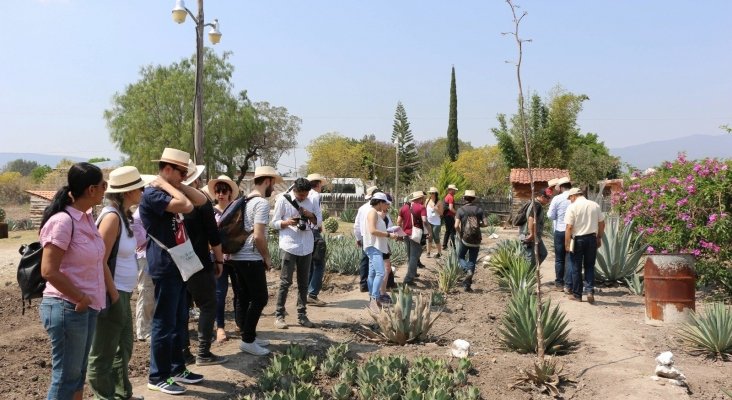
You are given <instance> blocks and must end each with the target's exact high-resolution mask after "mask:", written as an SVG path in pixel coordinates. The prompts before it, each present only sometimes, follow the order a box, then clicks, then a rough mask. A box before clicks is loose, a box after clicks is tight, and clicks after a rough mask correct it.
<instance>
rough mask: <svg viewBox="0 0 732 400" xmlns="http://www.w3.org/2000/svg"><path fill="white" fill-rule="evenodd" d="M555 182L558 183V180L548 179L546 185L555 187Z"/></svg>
mask: <svg viewBox="0 0 732 400" xmlns="http://www.w3.org/2000/svg"><path fill="white" fill-rule="evenodd" d="M557 182H559V178H554V179H549V182H547V183H546V184H547V185H549V187H554V186H557Z"/></svg>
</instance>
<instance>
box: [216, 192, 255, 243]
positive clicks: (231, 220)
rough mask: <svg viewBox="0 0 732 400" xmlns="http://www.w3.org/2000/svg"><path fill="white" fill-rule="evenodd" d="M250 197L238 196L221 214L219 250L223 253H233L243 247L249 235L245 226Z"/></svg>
mask: <svg viewBox="0 0 732 400" xmlns="http://www.w3.org/2000/svg"><path fill="white" fill-rule="evenodd" d="M249 199H250V197H240V198H238V199H237V200H235V201H234V202H232V203H231V204H229V205H228V206H227V207H226V209H225V210H224V212H223V213H222V214H221V219H220V220H219V225H218V226H219V236H220V237H221V251H222V252H223V253H224V254H234V253H236V252H238V251H239V250H241V248H242V247H244V243H246V241H247V239H248V238H249V235H251V234H252V232H247V230H246V228H245V226H244V225H245V223H244V222H245V219H246V209H247V202H249Z"/></svg>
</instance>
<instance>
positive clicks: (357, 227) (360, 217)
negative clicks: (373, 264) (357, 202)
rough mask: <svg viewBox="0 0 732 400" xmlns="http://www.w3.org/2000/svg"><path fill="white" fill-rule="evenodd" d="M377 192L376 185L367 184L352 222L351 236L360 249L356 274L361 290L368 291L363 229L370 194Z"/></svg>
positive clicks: (367, 270)
mask: <svg viewBox="0 0 732 400" xmlns="http://www.w3.org/2000/svg"><path fill="white" fill-rule="evenodd" d="M379 192H381V190H379V188H378V186H369V187H368V188H367V189H366V196H364V200H366V202H365V203H364V204H363V205H361V207H359V208H358V213H357V214H356V219H355V220H354V223H353V236H354V237H355V238H356V245H357V246H358V248H359V249H361V259H360V261H359V267H358V275H359V278H360V281H359V286H360V288H361V291H362V292H368V291H369V283H368V279H369V257H368V255H366V252H365V251H364V248H363V230H364V229H365V228H364V227H365V226H366V215H367V214H368V212H369V210H370V209H371V202H370V201H371V196H373V195H374V194H376V193H379Z"/></svg>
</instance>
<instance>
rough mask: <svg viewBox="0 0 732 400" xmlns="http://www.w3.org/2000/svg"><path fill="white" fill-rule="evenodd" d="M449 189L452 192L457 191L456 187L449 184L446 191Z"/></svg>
mask: <svg viewBox="0 0 732 400" xmlns="http://www.w3.org/2000/svg"><path fill="white" fill-rule="evenodd" d="M450 189H452V190H458V188H457V186H455V185H453V184H452V183H451V184H449V185H447V190H450Z"/></svg>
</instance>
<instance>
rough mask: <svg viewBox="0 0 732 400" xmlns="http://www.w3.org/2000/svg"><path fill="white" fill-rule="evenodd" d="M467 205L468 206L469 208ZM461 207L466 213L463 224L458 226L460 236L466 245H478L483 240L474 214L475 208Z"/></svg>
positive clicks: (478, 222)
mask: <svg viewBox="0 0 732 400" xmlns="http://www.w3.org/2000/svg"><path fill="white" fill-rule="evenodd" d="M467 207H470V209H468V208H467ZM462 209H463V210H464V211H463V212H465V213H466V214H467V215H466V216H465V224H463V225H461V226H460V237H461V238H462V240H463V242H465V243H466V244H468V245H473V246H479V245H480V242H481V241H482V240H483V235H481V233H480V220H478V215H477V214H476V211H477V208H476V207H471V206H463V208H462Z"/></svg>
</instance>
